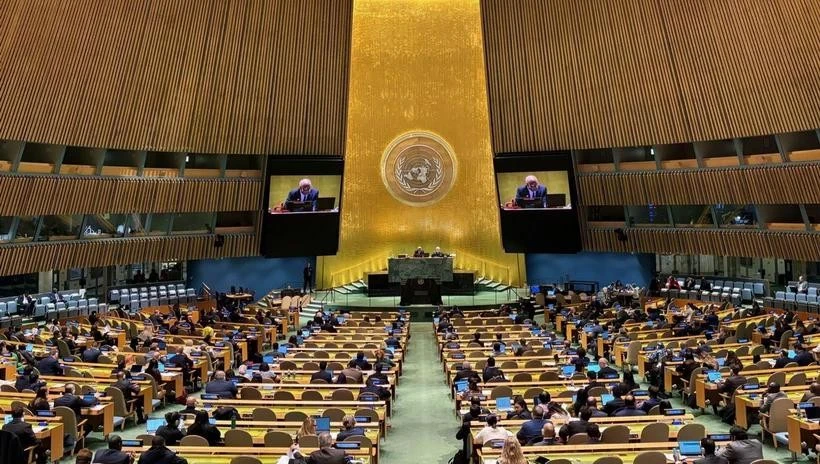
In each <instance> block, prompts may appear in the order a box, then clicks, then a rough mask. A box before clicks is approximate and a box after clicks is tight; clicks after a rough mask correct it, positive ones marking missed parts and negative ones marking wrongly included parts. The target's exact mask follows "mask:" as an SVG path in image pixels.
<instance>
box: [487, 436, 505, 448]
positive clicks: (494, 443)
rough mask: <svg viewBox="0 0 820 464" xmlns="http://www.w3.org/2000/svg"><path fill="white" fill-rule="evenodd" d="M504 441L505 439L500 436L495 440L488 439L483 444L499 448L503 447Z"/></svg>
mask: <svg viewBox="0 0 820 464" xmlns="http://www.w3.org/2000/svg"><path fill="white" fill-rule="evenodd" d="M504 441H505V440H504V439H502V438H496V439H495V440H490V441H488V442H487V443H486V444H485V446H486V445H487V444H488V445H490V448H494V449H500V448H503V447H504Z"/></svg>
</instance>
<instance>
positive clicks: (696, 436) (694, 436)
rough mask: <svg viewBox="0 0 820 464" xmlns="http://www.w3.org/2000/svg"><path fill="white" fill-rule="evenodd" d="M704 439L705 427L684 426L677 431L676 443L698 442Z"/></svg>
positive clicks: (695, 425) (701, 425) (700, 425)
mask: <svg viewBox="0 0 820 464" xmlns="http://www.w3.org/2000/svg"><path fill="white" fill-rule="evenodd" d="M705 437H706V426H704V425H703V424H695V423H692V424H686V425H684V426H683V427H681V428H680V430H678V441H699V440H700V439H701V438H705Z"/></svg>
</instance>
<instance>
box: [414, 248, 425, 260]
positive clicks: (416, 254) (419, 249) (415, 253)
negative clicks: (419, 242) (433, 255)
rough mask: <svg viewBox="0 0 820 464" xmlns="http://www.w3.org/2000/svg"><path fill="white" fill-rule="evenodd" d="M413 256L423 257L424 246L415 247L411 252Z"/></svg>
mask: <svg viewBox="0 0 820 464" xmlns="http://www.w3.org/2000/svg"><path fill="white" fill-rule="evenodd" d="M413 257H414V258H424V248H422V247H416V251H414V252H413Z"/></svg>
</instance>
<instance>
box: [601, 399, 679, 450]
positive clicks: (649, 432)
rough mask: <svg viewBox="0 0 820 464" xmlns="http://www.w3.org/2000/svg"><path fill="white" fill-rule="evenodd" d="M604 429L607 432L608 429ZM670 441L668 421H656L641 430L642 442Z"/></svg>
mask: <svg viewBox="0 0 820 464" xmlns="http://www.w3.org/2000/svg"><path fill="white" fill-rule="evenodd" d="M655 407H657V406H655ZM604 431H605V432H606V430H604ZM668 441H669V424H667V423H666V422H655V423H653V424H649V425H647V426H646V427H644V428H643V430H641V443H666V442H668Z"/></svg>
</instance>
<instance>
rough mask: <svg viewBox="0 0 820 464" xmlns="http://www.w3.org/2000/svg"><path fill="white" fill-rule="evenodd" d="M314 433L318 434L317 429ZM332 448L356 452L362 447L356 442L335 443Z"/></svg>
mask: <svg viewBox="0 0 820 464" xmlns="http://www.w3.org/2000/svg"><path fill="white" fill-rule="evenodd" d="M316 431H317V432H318V431H319V429H318V428H317V429H316ZM333 446H334V447H335V448H336V449H340V450H357V449H360V448H361V447H362V444H361V443H359V442H356V441H337V442H336V443H334V444H333Z"/></svg>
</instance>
